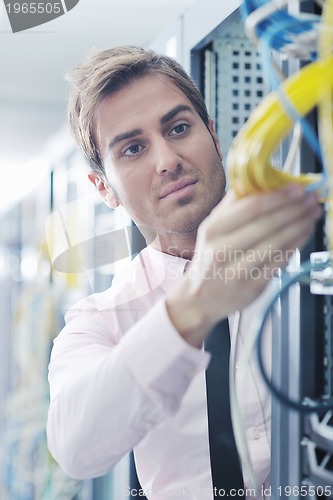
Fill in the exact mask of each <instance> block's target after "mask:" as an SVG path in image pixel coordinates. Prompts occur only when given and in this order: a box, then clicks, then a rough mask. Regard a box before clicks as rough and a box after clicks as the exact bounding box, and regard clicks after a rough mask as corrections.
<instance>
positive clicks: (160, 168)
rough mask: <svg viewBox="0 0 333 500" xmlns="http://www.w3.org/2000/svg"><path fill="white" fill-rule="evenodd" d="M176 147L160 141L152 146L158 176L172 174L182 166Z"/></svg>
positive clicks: (162, 140) (166, 141)
mask: <svg viewBox="0 0 333 500" xmlns="http://www.w3.org/2000/svg"><path fill="white" fill-rule="evenodd" d="M176 148H177V145H176V144H174V143H172V142H170V141H168V140H166V139H160V140H158V141H157V142H156V143H155V145H154V161H155V169H156V172H157V173H158V174H159V175H164V174H167V173H171V172H174V171H175V170H177V168H179V166H181V165H182V163H183V162H182V158H181V156H179V153H178V152H177V149H176Z"/></svg>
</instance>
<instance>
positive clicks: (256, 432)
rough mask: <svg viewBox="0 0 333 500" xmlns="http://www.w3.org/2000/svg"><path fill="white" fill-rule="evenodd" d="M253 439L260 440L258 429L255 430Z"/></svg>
mask: <svg viewBox="0 0 333 500" xmlns="http://www.w3.org/2000/svg"><path fill="white" fill-rule="evenodd" d="M252 436H253V439H259V438H260V432H259V430H258V429H253V433H252Z"/></svg>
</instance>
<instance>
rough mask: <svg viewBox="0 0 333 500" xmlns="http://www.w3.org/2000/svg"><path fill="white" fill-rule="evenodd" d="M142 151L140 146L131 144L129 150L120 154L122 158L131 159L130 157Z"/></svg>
mask: <svg viewBox="0 0 333 500" xmlns="http://www.w3.org/2000/svg"><path fill="white" fill-rule="evenodd" d="M141 151H142V146H141V145H140V144H132V146H130V147H129V148H127V149H125V150H124V151H123V153H122V156H125V157H127V158H131V157H132V156H136V155H137V154H139V153H140V152H141Z"/></svg>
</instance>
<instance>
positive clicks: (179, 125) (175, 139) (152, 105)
mask: <svg viewBox="0 0 333 500" xmlns="http://www.w3.org/2000/svg"><path fill="white" fill-rule="evenodd" d="M94 127H95V135H96V140H97V144H98V146H99V150H100V152H101V156H102V161H103V164H104V167H105V172H106V179H104V181H102V182H100V184H99V186H98V188H99V189H100V191H103V192H104V197H105V199H106V201H107V203H108V204H109V205H110V206H117V205H118V204H121V205H123V207H124V208H125V209H126V210H127V212H128V213H129V215H130V216H131V217H132V219H133V220H134V221H135V222H136V224H137V225H138V226H139V227H141V228H142V227H146V226H148V227H149V228H151V229H152V230H154V231H156V232H157V233H158V234H161V235H162V234H164V235H167V234H168V233H173V234H177V233H178V234H179V233H186V232H191V231H196V229H197V227H198V225H199V224H200V222H201V221H202V220H203V219H204V218H205V217H206V216H207V215H208V214H209V213H210V211H211V210H212V208H213V207H214V206H215V205H216V204H217V203H218V202H219V201H220V200H221V198H222V197H223V195H224V192H225V175H224V171H223V168H222V165H221V157H220V155H219V153H218V152H217V150H216V147H215V144H214V141H213V138H212V135H211V133H212V134H213V135H214V138H215V140H216V143H217V144H218V140H217V137H216V135H215V132H214V131H213V125H212V124H210V130H211V133H210V132H209V131H208V129H207V127H206V126H205V124H204V123H203V121H202V119H201V118H200V116H199V114H198V113H197V112H196V111H195V109H194V107H193V105H192V103H191V101H190V100H189V99H188V98H187V97H186V96H185V95H184V94H183V93H182V92H181V91H180V90H179V89H178V87H177V86H176V85H175V84H174V83H173V82H171V81H170V80H169V79H167V78H165V77H162V76H158V75H149V76H146V77H143V78H140V79H137V80H135V81H133V82H131V83H130V84H129V85H127V86H126V87H124V88H123V89H121V90H119V91H118V92H116V93H114V94H112V95H110V96H107V97H106V98H105V99H104V100H103V101H102V102H101V103H100V104H99V106H98V108H97V112H96V117H95V122H94ZM218 147H219V146H218ZM92 177H93V178H92ZM96 179H97V177H96V176H94V175H93V176H90V180H92V181H93V182H95V183H96ZM96 185H97V184H96Z"/></svg>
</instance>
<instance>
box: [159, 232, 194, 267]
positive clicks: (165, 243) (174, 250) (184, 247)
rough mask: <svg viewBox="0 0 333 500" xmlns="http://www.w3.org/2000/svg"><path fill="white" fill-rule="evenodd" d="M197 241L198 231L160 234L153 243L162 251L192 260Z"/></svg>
mask: <svg viewBox="0 0 333 500" xmlns="http://www.w3.org/2000/svg"><path fill="white" fill-rule="evenodd" d="M195 242H196V231H195V232H190V233H183V234H167V235H161V234H159V235H157V236H156V238H155V239H154V241H153V242H152V243H151V245H152V247H153V248H155V249H156V250H159V251H160V252H163V253H168V254H170V255H175V256H177V257H182V258H183V259H188V260H192V257H193V254H194V248H195Z"/></svg>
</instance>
